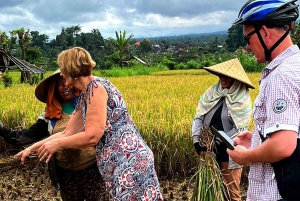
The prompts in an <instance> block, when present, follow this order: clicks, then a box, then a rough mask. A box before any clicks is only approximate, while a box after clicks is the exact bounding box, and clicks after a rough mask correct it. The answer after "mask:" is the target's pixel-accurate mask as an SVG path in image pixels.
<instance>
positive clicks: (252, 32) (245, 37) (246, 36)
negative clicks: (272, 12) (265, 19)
mask: <svg viewBox="0 0 300 201" xmlns="http://www.w3.org/2000/svg"><path fill="white" fill-rule="evenodd" d="M260 29H261V27H258V28H256V29H254V30H253V31H251V32H250V33H248V34H247V35H245V36H244V41H245V42H246V43H247V44H248V45H250V38H251V36H252V35H253V34H255V33H257V31H259V30H260Z"/></svg>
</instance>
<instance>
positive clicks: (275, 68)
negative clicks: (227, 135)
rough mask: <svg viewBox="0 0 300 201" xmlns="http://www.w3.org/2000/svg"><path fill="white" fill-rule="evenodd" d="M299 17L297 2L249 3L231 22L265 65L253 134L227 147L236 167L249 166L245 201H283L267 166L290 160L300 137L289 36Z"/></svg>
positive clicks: (298, 75) (298, 86)
mask: <svg viewBox="0 0 300 201" xmlns="http://www.w3.org/2000/svg"><path fill="white" fill-rule="evenodd" d="M298 16H299V13H298V5H297V4H296V0H292V1H291V0H249V1H247V2H246V3H245V5H244V6H243V7H242V8H241V10H240V12H239V15H238V19H236V20H235V21H234V23H233V24H236V25H237V24H240V25H243V27H244V40H245V41H246V42H247V49H248V50H250V51H252V53H253V54H254V56H255V58H256V60H257V62H258V63H267V66H266V67H265V68H264V69H263V70H262V77H261V79H260V82H259V83H260V91H259V94H258V97H257V98H256V100H255V103H254V111H253V118H254V122H255V127H254V131H253V133H251V132H249V131H247V132H243V133H241V134H240V135H238V136H237V138H236V139H235V141H236V143H237V144H239V145H237V146H236V148H235V149H234V150H233V151H232V150H229V149H227V152H228V154H229V155H230V156H231V158H232V159H233V160H234V161H235V162H237V163H238V164H250V172H249V175H248V177H249V186H248V192H247V200H248V201H262V200H268V201H277V200H284V199H282V197H281V195H280V194H279V191H278V187H277V182H276V179H275V177H274V171H273V168H272V166H271V163H273V162H277V161H280V160H282V159H284V158H287V157H289V156H290V155H291V154H292V153H293V152H294V150H295V148H296V146H297V137H299V134H298V133H299V127H300V125H299V124H300V123H299V117H300V109H299V108H300V50H299V48H298V46H296V45H293V43H292V40H291V36H290V34H289V32H290V30H291V29H292V27H293V26H292V25H293V24H292V23H293V22H294V21H295V20H296V19H297V18H298ZM262 139H266V140H265V141H264V142H262ZM299 171H300V170H299ZM295 188H297V187H295ZM298 188H299V187H298Z"/></svg>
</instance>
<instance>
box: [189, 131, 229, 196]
mask: <svg viewBox="0 0 300 201" xmlns="http://www.w3.org/2000/svg"><path fill="white" fill-rule="evenodd" d="M200 143H201V146H205V147H207V151H202V152H201V153H200V157H199V158H200V160H199V165H198V172H197V173H196V180H195V186H194V192H193V195H192V197H191V201H227V200H230V199H229V190H228V188H227V186H226V184H225V183H224V181H223V177H222V175H221V171H220V168H219V165H218V163H217V161H216V157H215V154H214V153H213V151H212V150H213V146H214V139H213V134H212V133H211V131H210V129H209V128H203V129H202V130H201V135H200Z"/></svg>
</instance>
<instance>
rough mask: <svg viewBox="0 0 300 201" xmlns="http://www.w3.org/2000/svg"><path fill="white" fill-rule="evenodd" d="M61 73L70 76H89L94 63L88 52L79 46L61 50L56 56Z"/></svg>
mask: <svg viewBox="0 0 300 201" xmlns="http://www.w3.org/2000/svg"><path fill="white" fill-rule="evenodd" d="M57 63H58V65H59V66H60V68H61V72H62V74H64V75H66V76H69V77H71V78H77V77H80V76H89V75H91V74H92V70H93V68H94V67H95V65H96V62H95V61H94V60H93V59H92V57H91V55H90V53H89V52H88V51H86V50H85V49H83V48H81V47H73V48H70V49H67V50H64V51H62V52H61V53H60V54H59V55H58V58H57Z"/></svg>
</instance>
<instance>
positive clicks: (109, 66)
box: [105, 61, 114, 69]
mask: <svg viewBox="0 0 300 201" xmlns="http://www.w3.org/2000/svg"><path fill="white" fill-rule="evenodd" d="M113 65H114V63H113V62H112V61H106V62H105V68H106V69H111V68H112V67H113Z"/></svg>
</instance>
